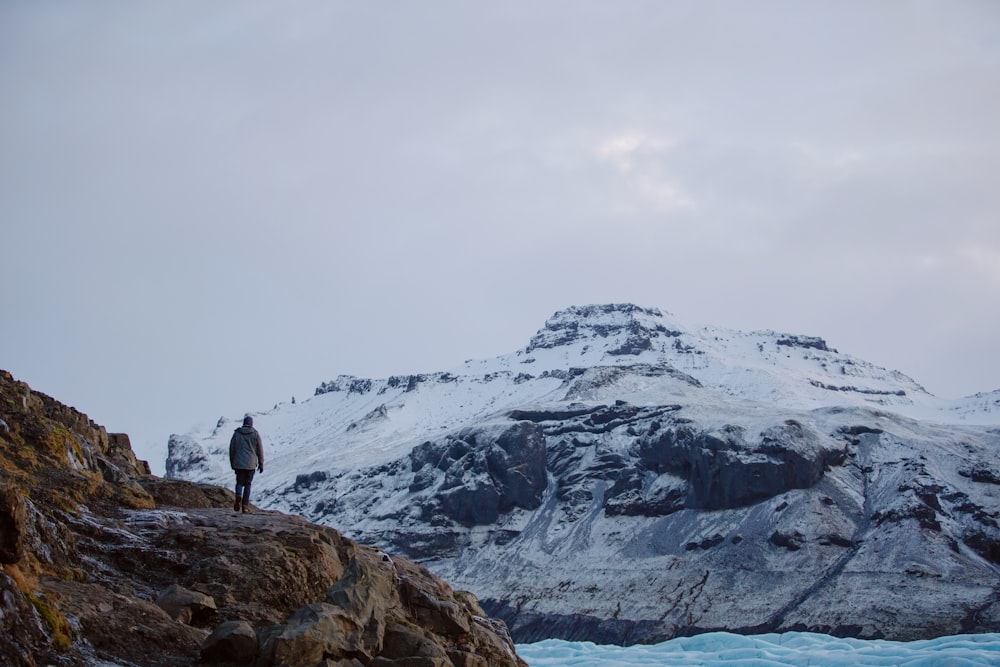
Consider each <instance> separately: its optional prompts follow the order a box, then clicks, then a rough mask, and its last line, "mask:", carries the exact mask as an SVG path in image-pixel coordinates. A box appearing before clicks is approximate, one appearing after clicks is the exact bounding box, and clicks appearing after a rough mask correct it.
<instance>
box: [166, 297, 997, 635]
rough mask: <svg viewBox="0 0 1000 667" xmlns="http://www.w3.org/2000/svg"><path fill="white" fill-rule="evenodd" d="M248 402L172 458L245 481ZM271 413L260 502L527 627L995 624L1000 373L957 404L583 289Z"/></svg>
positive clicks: (835, 629)
mask: <svg viewBox="0 0 1000 667" xmlns="http://www.w3.org/2000/svg"><path fill="white" fill-rule="evenodd" d="M241 417H242V415H239V416H233V417H232V418H227V417H224V418H222V419H219V420H218V422H217V423H214V424H210V425H208V426H207V427H205V428H201V429H195V430H194V431H192V432H190V433H188V434H187V435H183V436H172V437H171V440H170V443H169V453H168V459H167V474H168V476H172V477H182V478H185V479H191V480H196V481H204V482H212V483H216V484H220V485H225V486H228V485H230V483H231V478H232V473H231V471H230V470H229V467H228V459H227V451H228V442H229V438H230V435H231V433H232V430H233V429H234V428H235V427H236V426H238V425H239V420H240V418H241ZM254 417H255V425H256V426H257V427H258V429H259V430H260V431H261V432H262V434H263V435H264V437H265V443H266V447H267V464H266V472H265V474H263V475H260V476H258V478H257V479H256V480H255V483H254V489H255V491H254V493H255V498H256V501H257V502H258V504H261V505H264V506H268V507H273V508H277V509H282V510H286V511H294V512H299V513H301V514H303V515H305V516H307V517H308V518H310V519H312V520H315V521H318V522H321V523H328V524H330V525H332V526H335V527H337V528H339V529H341V530H343V531H345V532H347V533H348V534H351V535H352V536H354V537H356V538H358V539H361V540H363V541H368V542H372V543H376V544H379V545H381V546H383V547H385V548H387V549H390V550H394V551H397V552H402V553H404V554H406V555H408V556H410V557H413V558H415V559H418V560H420V561H422V562H424V563H425V564H427V565H428V566H430V567H431V568H432V569H434V570H436V571H437V572H438V574H441V575H443V576H444V577H445V578H447V579H448V580H450V581H452V582H453V583H454V584H455V585H457V586H459V587H464V588H467V589H469V590H471V591H473V592H474V593H476V594H477V595H478V596H479V597H480V598H481V599H483V600H484V603H485V605H486V606H487V607H488V609H489V611H491V613H495V614H497V615H500V616H501V617H504V618H505V620H507V622H508V624H509V625H510V626H511V628H512V631H513V633H514V635H515V638H516V639H517V640H518V641H531V640H534V639H539V638H544V637H562V638H569V639H590V640H593V641H603V642H616V643H631V642H637V641H651V640H658V639H664V638H668V637H671V636H675V635H683V634H690V633H694V632H699V631H704V630H712V629H724V630H733V631H740V632H762V631H772V630H790V629H809V630H817V631H823V632H829V633H833V634H846V635H855V636H865V637H876V636H887V637H893V638H898V639H909V638H913V637H918V636H927V635H941V634H954V633H957V632H964V631H986V630H991V631H996V630H1000V604H998V603H997V599H998V592H1000V528H998V524H997V520H998V519H1000V428H998V426H1000V390H998V391H995V392H992V393H986V394H977V395H976V396H972V397H969V398H967V399H962V400H959V401H945V400H941V399H938V398H936V397H934V396H932V395H930V394H929V393H927V392H926V391H925V390H924V389H923V388H922V387H921V386H920V385H919V384H917V383H916V382H914V381H913V380H912V379H910V378H909V377H907V376H905V375H903V374H902V373H899V372H897V371H890V370H887V369H885V368H881V367H879V366H876V365H874V364H871V363H869V362H866V361H863V360H860V359H856V358H853V357H851V356H849V355H846V354H842V353H840V352H838V351H837V350H835V349H832V348H831V347H830V346H829V345H828V344H827V343H826V342H825V341H824V340H823V339H821V338H816V337H811V336H801V335H792V334H782V333H777V332H773V331H758V332H750V333H744V332H738V331H731V330H726V329H718V328H713V327H703V328H689V327H685V326H684V325H682V324H681V323H680V322H678V321H677V320H675V319H674V318H673V317H672V316H670V315H667V314H664V313H662V312H661V311H659V310H655V309H645V308H640V307H637V306H634V305H629V304H624V305H623V304H615V305H599V306H586V307H576V308H569V309H567V310H564V311H560V312H558V313H556V314H555V315H554V316H553V317H552V318H550V319H549V320H548V321H547V322H546V323H545V326H544V327H543V328H542V329H541V330H540V331H539V332H538V333H537V334H536V335H535V336H534V337H532V338H531V340H530V342H529V343H528V345H527V346H526V347H525V348H523V349H521V350H518V351H516V352H514V353H512V354H509V355H505V356H501V357H498V358H495V359H489V360H472V361H467V362H465V363H464V364H462V365H461V366H459V367H458V368H455V369H453V370H451V371H448V372H439V373H432V374H427V375H410V376H394V377H389V378H384V379H377V380H373V379H362V378H356V377H350V376H341V377H338V378H337V379H335V380H333V381H331V382H324V383H323V384H322V385H320V387H318V388H317V390H316V395H315V396H314V397H312V398H311V399H309V400H307V401H303V402H300V403H298V404H281V405H279V406H276V407H275V408H274V409H273V410H269V411H264V412H260V413H255V414H254Z"/></svg>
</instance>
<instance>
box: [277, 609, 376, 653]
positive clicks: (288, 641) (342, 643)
mask: <svg viewBox="0 0 1000 667" xmlns="http://www.w3.org/2000/svg"><path fill="white" fill-rule="evenodd" d="M261 653H262V654H263V657H264V664H268V665H284V666H286V667H314V666H315V665H317V664H319V663H320V661H321V660H323V659H324V658H327V657H333V658H335V659H342V658H352V657H359V658H360V659H361V660H362V662H367V661H370V660H371V658H372V657H373V656H372V655H371V654H370V653H367V652H366V651H365V648H364V628H363V627H362V626H359V625H358V624H357V621H356V620H355V619H354V618H352V617H351V615H350V614H349V613H347V612H345V611H344V609H342V608H341V607H338V606H337V605H332V604H327V603H326V602H314V603H312V604H308V605H306V606H304V607H302V608H301V609H299V610H298V611H296V612H295V613H294V614H292V616H291V617H289V619H288V620H287V621H286V622H285V624H284V625H283V626H281V627H280V628H278V629H277V633H276V634H274V635H272V636H271V637H269V638H268V639H266V640H265V644H264V646H262V647H261Z"/></svg>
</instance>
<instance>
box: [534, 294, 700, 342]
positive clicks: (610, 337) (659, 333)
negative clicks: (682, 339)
mask: <svg viewBox="0 0 1000 667" xmlns="http://www.w3.org/2000/svg"><path fill="white" fill-rule="evenodd" d="M680 333H681V332H680V331H679V330H678V328H677V327H676V326H673V325H672V323H670V322H668V321H667V320H666V318H665V317H664V315H663V312H662V311H660V310H658V309H656V308H643V307H641V306H637V305H635V304H631V303H612V304H601V305H588V306H571V307H569V308H566V309H564V310H560V311H557V312H556V313H555V314H554V315H552V317H550V318H549V319H548V320H546V322H545V326H544V327H543V328H542V329H540V330H539V331H538V333H536V334H535V335H534V336H533V337H532V338H531V341H530V342H529V343H528V347H527V348H526V349H525V352H532V351H534V350H537V349H553V348H557V347H563V346H567V345H572V344H574V343H577V342H580V341H598V340H603V341H604V345H605V346H606V347H607V348H608V349H607V352H608V354H610V355H626V354H639V353H641V352H644V351H646V350H650V349H652V348H653V341H654V340H655V339H657V338H667V337H675V336H678V335H680Z"/></svg>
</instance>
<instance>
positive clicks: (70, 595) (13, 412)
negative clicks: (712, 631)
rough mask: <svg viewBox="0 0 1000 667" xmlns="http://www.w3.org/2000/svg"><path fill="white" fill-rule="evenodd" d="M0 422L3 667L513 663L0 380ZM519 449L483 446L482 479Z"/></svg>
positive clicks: (284, 521) (494, 645)
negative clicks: (486, 461)
mask: <svg viewBox="0 0 1000 667" xmlns="http://www.w3.org/2000/svg"><path fill="white" fill-rule="evenodd" d="M0 416H2V418H3V420H4V423H5V424H6V425H7V428H6V429H3V430H0V463H2V467H0V528H2V532H0V567H2V570H0V630H2V632H0V663H2V664H4V665H11V666H13V667H21V666H25V667H29V666H34V665H60V666H61V665H74V666H75V665H80V666H82V665H89V664H131V665H163V666H178V667H179V666H181V665H190V664H194V663H197V662H199V661H200V662H201V663H204V664H212V663H218V664H226V665H236V664H243V665H256V666H257V667H266V666H267V665H288V666H290V667H294V666H302V667H306V666H308V667H312V666H314V665H324V666H325V667H330V666H338V667H347V666H365V665H382V666H384V667H393V666H396V667H401V666H403V665H415V666H418V667H422V666H424V665H428V666H429V665H434V666H435V667H438V666H444V667H448V666H454V667H464V666H466V665H483V666H485V665H498V666H509V667H517V666H523V665H524V663H523V661H521V660H520V659H519V658H518V657H517V655H516V654H515V652H514V647H513V643H512V642H511V640H510V637H509V635H508V634H507V631H506V627H505V626H504V624H503V623H502V622H500V621H497V620H494V619H490V618H488V617H487V616H486V614H485V613H484V612H483V610H482V608H481V607H480V606H479V604H478V602H477V601H476V600H475V598H474V597H473V596H472V595H471V594H469V593H461V592H457V591H454V590H453V589H452V588H451V587H450V586H449V585H448V584H446V583H445V582H444V581H442V580H441V579H439V578H438V577H436V576H435V575H433V574H432V573H431V572H430V571H429V570H427V569H426V568H425V567H423V566H421V565H417V564H415V563H412V562H410V561H407V560H405V559H403V558H395V557H392V556H390V555H388V554H387V553H385V552H384V551H381V550H379V549H376V548H373V547H368V546H364V545H362V544H358V543H357V542H354V541H352V540H349V539H347V538H345V537H343V536H342V535H341V534H340V533H338V532H337V531H335V530H333V529H332V528H327V527H322V526H318V525H315V524H311V523H309V522H307V521H306V520H304V519H301V518H299V517H294V516H289V515H285V514H282V513H279V512H273V511H260V510H256V511H254V512H251V513H250V514H242V513H234V512H233V511H232V509H231V507H232V501H233V495H232V493H231V492H229V491H227V490H223V489H220V488H218V487H213V486H210V485H204V484H193V483H190V482H184V481H179V480H165V479H160V478H158V477H154V476H150V475H149V474H148V466H146V465H145V464H144V462H141V461H137V460H136V459H135V457H134V455H133V454H132V451H131V447H130V445H129V443H128V439H127V437H126V436H123V435H108V434H107V433H106V432H105V430H104V429H103V428H102V427H99V426H97V425H95V424H93V423H92V422H91V421H90V420H89V419H87V418H86V416H85V415H83V414H81V413H79V412H77V411H76V410H74V409H72V408H67V407H66V406H63V405H61V404H59V403H58V402H57V401H55V400H53V399H51V398H49V397H47V396H44V395H42V394H38V393H36V392H33V391H31V389H30V388H29V387H28V386H27V385H26V384H24V383H21V382H17V381H15V380H14V379H13V378H12V377H11V376H10V374H9V373H7V372H5V371H0ZM530 437H531V436H530V433H526V434H523V437H522V436H521V435H520V434H519V432H517V431H514V432H512V433H511V434H510V435H509V436H504V437H501V438H500V439H498V441H497V443H496V447H497V451H496V452H494V453H493V456H494V457H499V458H498V459H497V463H496V465H499V464H500V463H499V462H501V461H502V462H505V463H510V462H512V461H514V466H513V467H514V468H516V467H517V465H518V464H517V463H516V460H517V456H518V455H519V454H518V453H519V452H520V451H521V445H523V443H524V442H525V441H527V440H530ZM515 444H516V446H515ZM508 450H511V451H513V452H515V454H514V455H513V458H511V456H512V455H511V454H510V453H509V452H508ZM504 457H506V458H504ZM525 474H527V473H525ZM319 481H321V480H319ZM498 481H499V482H500V483H501V487H502V488H504V489H510V493H511V494H513V495H514V496H516V495H518V494H523V493H525V491H524V488H522V486H523V485H522V484H521V482H520V481H518V480H515V479H513V478H506V479H500V480H498Z"/></svg>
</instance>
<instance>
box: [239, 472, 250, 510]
mask: <svg viewBox="0 0 1000 667" xmlns="http://www.w3.org/2000/svg"><path fill="white" fill-rule="evenodd" d="M253 474H254V470H253V469H251V470H237V471H236V497H237V498H239V497H241V496H242V498H243V504H244V505H247V504H249V503H250V484H251V483H252V482H253Z"/></svg>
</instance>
